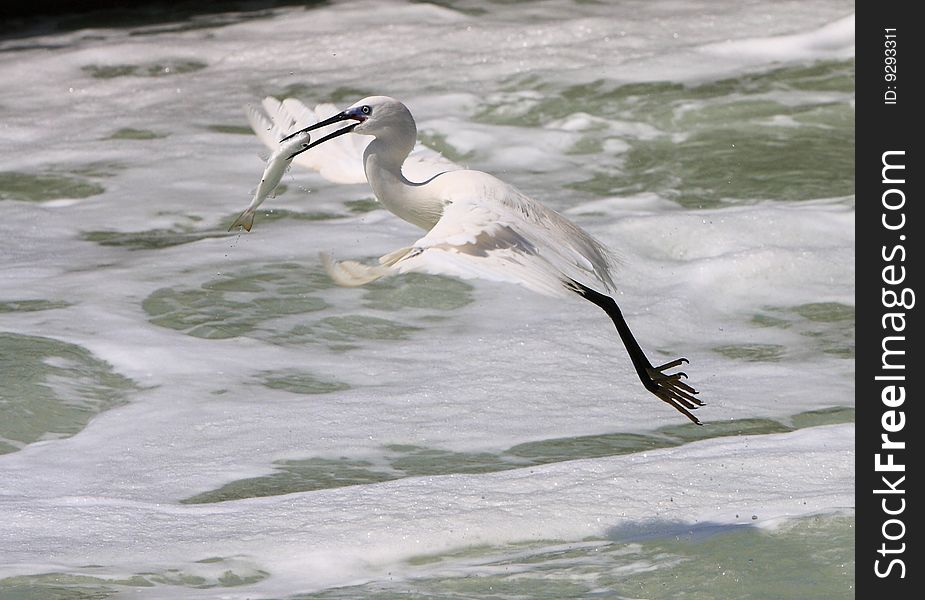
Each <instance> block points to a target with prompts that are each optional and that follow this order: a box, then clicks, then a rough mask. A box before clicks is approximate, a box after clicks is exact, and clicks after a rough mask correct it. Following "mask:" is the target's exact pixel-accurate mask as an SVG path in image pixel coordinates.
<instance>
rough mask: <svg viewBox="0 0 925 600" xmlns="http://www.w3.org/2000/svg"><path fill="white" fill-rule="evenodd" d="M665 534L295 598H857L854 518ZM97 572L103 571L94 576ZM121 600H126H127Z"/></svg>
mask: <svg viewBox="0 0 925 600" xmlns="http://www.w3.org/2000/svg"><path fill="white" fill-rule="evenodd" d="M659 526H660V527H661V528H662V529H663V530H664V529H668V530H673V531H674V532H675V533H673V534H668V535H665V534H662V535H657V536H635V537H634V536H625V535H623V534H621V532H620V530H619V528H615V529H614V530H613V531H612V532H611V534H610V536H608V538H602V539H595V538H592V539H587V540H583V541H580V542H572V543H566V542H557V541H556V540H549V541H546V542H536V543H528V544H519V545H512V546H504V547H492V546H478V547H472V548H467V549H465V550H463V551H458V552H452V553H447V554H441V555H430V556H418V557H415V558H412V559H411V560H409V561H406V562H405V563H404V564H402V565H399V567H398V568H397V569H396V570H399V571H400V572H401V573H405V574H407V575H406V576H390V577H388V578H387V579H386V580H384V581H377V582H375V583H369V584H365V585H359V586H349V587H344V588H335V589H331V590H327V591H325V592H320V593H312V594H297V595H293V596H288V597H286V598H288V599H289V600H311V599H334V598H368V599H371V600H393V599H395V600H397V599H404V598H415V599H420V600H425V599H426V600H430V599H438V598H439V599H448V598H491V599H495V600H514V599H524V598H530V599H536V600H544V599H549V600H553V599H556V600H562V599H565V598H621V599H636V598H647V599H650V600H662V599H664V600H674V599H677V598H683V599H685V600H714V599H716V598H737V599H742V600H780V599H781V598H831V599H833V600H834V599H836V598H845V599H848V598H853V597H854V551H853V547H854V536H855V530H854V518H853V517H851V516H839V515H830V516H812V517H805V518H801V519H795V520H793V521H791V522H789V523H787V524H785V525H783V526H781V527H779V528H777V529H772V530H765V529H760V528H756V527H750V526H747V525H739V526H719V525H711V524H710V523H703V524H697V525H687V524H683V523H676V524H673V525H672V524H665V523H661V524H659ZM704 557H707V558H704ZM86 570H87V571H88V572H90V573H92V571H93V569H92V568H87V569H86ZM267 576H269V573H267V572H265V571H262V570H261V569H259V568H256V567H254V566H252V565H248V564H246V562H244V561H240V560H238V561H235V560H234V559H223V558H215V559H207V560H205V561H200V562H199V563H197V564H196V565H195V567H191V568H188V569H186V570H180V569H171V570H167V571H162V572H157V573H139V574H136V575H133V576H130V577H126V578H123V579H113V578H108V577H100V576H94V575H92V574H87V575H64V574H56V573H49V574H44V575H33V576H28V577H12V578H7V579H3V580H0V592H2V593H3V598H4V599H5V600H48V599H52V600H98V599H105V598H111V597H113V596H115V595H117V594H120V593H125V592H126V591H127V589H128V588H150V587H153V586H160V588H161V589H162V590H163V593H164V594H165V595H169V596H171V597H177V596H176V594H177V593H182V592H180V590H177V589H171V588H175V587H177V586H179V587H181V588H183V587H185V588H194V589H214V590H215V593H216V594H217V596H216V597H219V595H220V594H221V590H222V589H223V588H224V589H228V588H234V587H237V586H241V585H247V584H249V583H255V582H257V581H260V580H262V579H264V578H266V577H267ZM120 597H121V596H120Z"/></svg>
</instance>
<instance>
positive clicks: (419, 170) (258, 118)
mask: <svg viewBox="0 0 925 600" xmlns="http://www.w3.org/2000/svg"><path fill="white" fill-rule="evenodd" d="M261 105H262V107H263V110H260V109H258V108H257V107H255V106H250V105H248V106H247V107H245V109H246V113H247V120H248V122H249V123H250V126H251V129H253V130H254V133H255V134H257V138H258V139H260V141H261V142H263V143H264V145H266V146H267V147H268V148H270V150H276V149H277V148H278V147H279V140H281V139H282V138H284V137H286V136H287V135H289V134H290V133H292V132H293V131H296V130H298V129H302V128H304V127H308V126H309V125H312V124H313V123H317V122H318V121H321V120H323V119H327V118H328V117H330V116H332V115H334V114H336V113H337V112H338V109H337V107H335V106H334V105H333V104H319V105H317V106H316V107H315V109H314V110H312V109H310V108H308V107H307V106H305V105H304V104H302V103H301V102H299V101H298V100H296V99H295V98H286V99H285V100H283V101H279V100H277V99H276V98H273V97H270V96H268V97H266V98H264V99H263V102H262V103H261ZM337 128H338V126H337V124H334V125H329V126H327V127H322V128H321V129H318V130H316V131H314V132H312V138H314V139H320V138H321V137H323V136H325V135H328V134H329V133H333V132H334V131H336V130H337ZM370 141H372V138H371V137H369V136H365V135H343V136H340V137H337V138H334V139H332V140H330V141H328V142H326V143H324V144H322V145H320V146H318V147H316V148H312V149H311V150H307V151H305V152H303V153H301V154H299V155H298V156H296V157H295V158H294V159H293V161H292V162H293V163H294V164H296V165H299V166H302V167H305V168H308V169H312V170H313V171H318V172H319V173H320V174H321V176H322V177H324V178H325V179H327V180H328V181H331V182H334V183H366V174H365V173H364V171H363V151H364V150H365V149H366V146H367V145H368V144H369V142H370ZM459 168H461V167H460V166H459V165H457V164H455V163H453V162H450V161H448V160H447V159H445V158H444V157H443V156H442V155H441V154H440V153H439V152H436V151H435V150H432V149H430V148H428V147H427V146H424V145H422V144H420V143H418V144H417V146H415V148H414V150H413V151H412V152H411V154H410V156H408V158H407V159H406V160H405V163H404V165H403V166H402V170H403V171H404V173H405V177H407V178H408V179H410V180H412V181H425V180H427V179H430V178H431V177H433V176H434V175H437V174H439V173H443V172H445V171H453V170H456V169H459Z"/></svg>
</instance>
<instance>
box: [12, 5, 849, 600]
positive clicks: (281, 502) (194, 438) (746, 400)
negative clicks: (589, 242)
mask: <svg viewBox="0 0 925 600" xmlns="http://www.w3.org/2000/svg"><path fill="white" fill-rule="evenodd" d="M852 12H853V3H850V2H844V1H825V2H813V3H802V2H781V3H773V4H768V3H763V2H744V3H743V2H709V3H703V2H686V3H645V2H627V3H619V4H617V5H610V4H607V3H603V4H600V5H598V4H588V3H583V2H573V1H569V0H550V1H548V2H537V3H529V4H515V5H508V4H506V3H501V4H487V3H481V2H446V3H440V4H439V5H438V4H427V3H404V2H390V3H378V2H349V3H333V4H330V5H321V6H317V7H312V8H306V9H301V8H279V9H273V10H265V11H256V12H246V13H221V14H214V15H203V16H199V17H194V18H191V19H189V20H186V21H184V22H159V23H153V24H137V23H136V24H133V25H127V26H124V27H106V28H102V27H91V26H87V27H81V28H77V29H75V30H73V31H64V32H58V33H45V34H41V35H35V36H31V37H22V38H9V39H6V40H0V79H2V80H3V81H4V82H6V83H5V84H4V85H3V86H2V87H0V114H2V115H3V118H2V120H0V129H2V137H3V139H4V140H5V141H4V143H3V144H0V159H2V160H0V164H2V167H0V210H2V213H3V218H2V219H0V258H2V262H0V281H2V286H0V383H2V385H0V596H3V597H6V596H10V597H17V598H18V597H22V598H46V597H54V598H106V597H119V598H121V597H133V598H308V597H312V598H314V597H331V598H354V597H376V598H389V597H399V596H404V595H406V594H408V593H413V594H416V595H417V596H418V597H424V598H431V597H433V598H445V597H489V596H490V597H496V598H518V597H531V598H542V597H547V598H564V597H589V596H595V595H600V596H606V597H620V598H678V597H682V595H683V597H686V598H720V597H723V598H771V597H774V598H779V597H799V598H833V597H848V596H850V595H851V594H852V593H853V584H854V579H853V570H854V564H853V560H854V559H853V541H854V535H853V507H854V497H853V494H854V491H853V487H854V479H853V472H854V386H853V378H854V214H855V213H854V188H853V169H854V80H853V78H854V60H853V57H854V32H853V30H854V17H853V15H852ZM369 94H388V95H391V96H395V97H397V98H400V99H402V100H403V101H404V102H405V103H406V104H407V105H408V106H409V107H410V108H411V110H412V112H413V113H414V114H415V116H416V118H417V122H418V129H419V137H420V139H421V140H422V141H423V142H425V143H427V144H428V145H430V146H431V147H433V148H435V149H437V150H439V151H441V152H442V153H444V155H446V156H447V157H448V158H450V159H452V160H454V161H456V162H458V163H461V164H464V165H467V166H469V167H470V168H476V169H481V170H485V171H488V172H491V173H493V174H495V175H497V176H499V177H501V178H503V179H505V180H507V181H510V182H511V183H513V184H515V185H517V186H518V187H520V188H521V189H522V190H523V191H525V192H526V193H528V194H530V195H532V196H534V197H536V198H538V199H540V200H542V201H543V202H544V203H546V204H548V205H549V206H551V207H553V208H555V209H556V210H559V211H561V212H563V213H565V214H566V215H568V216H569V217H570V218H572V219H573V220H575V221H576V222H577V223H578V224H579V225H581V226H582V227H585V228H586V229H588V230H589V231H591V232H592V233H593V234H594V235H595V236H597V237H598V238H600V239H601V240H602V241H604V242H605V243H607V244H608V245H610V246H611V247H613V248H614V249H615V250H616V251H617V252H618V254H619V255H620V256H621V258H622V263H623V264H622V267H621V271H620V272H619V273H618V285H619V287H620V289H621V294H620V296H619V298H618V299H617V300H618V302H619V303H620V305H621V307H622V309H623V312H624V314H625V315H626V318H627V320H628V322H629V323H630V326H631V327H632V328H633V331H634V332H635V334H636V337H637V338H638V339H639V341H640V343H641V344H642V346H643V347H644V348H645V349H646V350H647V352H648V354H649V356H650V358H652V360H653V362H655V363H658V362H664V361H666V360H670V359H672V358H675V357H677V356H686V357H688V358H689V359H690V360H691V364H690V365H686V366H685V370H686V371H687V373H688V374H689V375H690V381H691V383H692V384H693V385H695V386H696V387H697V388H698V389H700V390H701V397H702V398H703V399H704V400H705V401H706V402H707V406H705V407H703V408H701V409H700V410H699V411H698V416H699V417H700V418H701V419H702V420H703V421H704V423H705V426H704V427H697V426H695V425H693V424H690V423H689V422H688V421H687V420H686V419H685V418H684V417H683V416H682V415H679V414H678V413H676V412H675V411H674V410H672V409H671V408H670V407H668V406H667V405H665V404H664V403H661V402H659V401H658V400H657V399H656V398H654V397H652V396H651V395H649V394H648V393H647V392H645V390H643V389H642V387H641V386H640V385H639V383H638V380H637V379H636V376H635V375H634V373H633V371H632V368H631V365H630V363H629V360H628V359H627V357H626V354H625V351H624V350H623V348H622V346H621V345H620V342H619V338H618V337H617V335H616V333H615V332H614V331H613V327H612V324H611V323H610V321H609V319H607V317H606V315H604V314H603V313H602V312H601V311H600V310H599V309H598V308H597V307H595V306H593V305H591V304H589V303H583V302H581V301H580V300H579V299H577V298H576V299H575V300H574V301H572V302H563V301H562V300H558V299H550V298H545V297H541V296H537V295H534V294H532V293H531V292H529V291H527V290H523V289H521V288H519V287H516V286H505V285H500V284H493V283H487V282H479V281H466V282H462V281H458V280H454V279H449V278H443V277H435V276H423V275H416V276H406V277H400V278H393V279H388V280H384V281H380V282H377V283H375V284H372V285H370V286H367V287H365V288H358V289H347V288H339V287H337V286H335V285H334V284H333V283H332V282H331V281H330V280H329V278H328V277H327V275H326V274H325V273H324V271H323V269H322V268H321V266H320V261H319V259H318V253H319V252H331V253H333V254H334V255H335V256H337V257H338V258H354V259H362V260H371V259H373V258H374V257H376V256H379V255H381V254H384V253H386V252H388V251H390V250H393V249H396V248H399V247H401V246H406V245H408V244H409V243H411V242H412V241H413V240H415V239H417V238H418V237H420V232H419V231H418V230H416V229H415V228H414V227H413V226H411V225H409V224H406V223H404V222H402V221H400V220H398V219H397V218H396V217H393V216H392V215H390V214H389V213H387V212H385V211H384V210H382V209H381V208H379V207H378V206H377V204H376V203H375V201H374V198H373V197H372V195H371V191H370V190H369V188H368V186H366V185H337V184H332V183H329V182H326V181H325V180H324V179H322V178H321V177H320V176H318V175H317V174H314V173H311V172H308V171H305V170H299V169H296V168H294V169H292V170H290V171H289V173H287V174H286V176H285V177H284V179H283V183H282V187H281V188H280V189H279V190H278V196H277V197H276V198H274V199H271V200H269V201H268V202H267V203H266V204H265V205H264V206H263V207H261V208H265V209H266V210H261V211H260V212H259V213H258V215H257V220H256V223H255V226H254V230H253V231H252V232H251V233H250V234H237V233H227V232H226V229H227V228H228V226H229V224H230V223H231V222H232V221H233V219H234V217H235V216H236V215H237V213H239V212H240V211H241V210H242V209H243V208H244V207H245V206H246V205H247V203H248V202H249V201H250V196H251V190H252V189H253V187H254V186H255V185H256V183H257V182H258V180H259V177H260V174H261V172H262V170H263V166H262V162H261V158H260V157H259V156H258V155H259V154H260V153H261V152H263V150H264V149H263V148H262V147H261V145H260V143H259V142H258V141H257V139H256V138H255V137H254V135H253V134H252V132H250V130H249V128H248V127H247V123H246V120H245V117H244V111H243V109H242V106H243V105H245V104H247V103H252V104H253V103H258V102H259V101H260V100H261V99H262V98H263V97H264V96H267V95H273V96H276V97H280V98H282V97H287V96H292V97H297V98H299V99H300V100H302V101H303V102H305V103H306V104H309V105H314V104H316V103H320V102H333V103H335V104H337V105H339V106H346V105H348V104H351V103H353V102H354V101H355V100H357V99H359V98H361V97H363V96H365V95H369Z"/></svg>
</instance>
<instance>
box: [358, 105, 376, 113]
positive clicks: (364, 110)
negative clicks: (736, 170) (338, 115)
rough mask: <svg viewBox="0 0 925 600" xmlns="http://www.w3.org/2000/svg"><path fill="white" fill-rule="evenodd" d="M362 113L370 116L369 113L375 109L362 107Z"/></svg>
mask: <svg viewBox="0 0 925 600" xmlns="http://www.w3.org/2000/svg"><path fill="white" fill-rule="evenodd" d="M360 112H362V113H363V114H364V115H368V114H369V113H371V112H373V109H371V108H370V107H368V106H362V107H360Z"/></svg>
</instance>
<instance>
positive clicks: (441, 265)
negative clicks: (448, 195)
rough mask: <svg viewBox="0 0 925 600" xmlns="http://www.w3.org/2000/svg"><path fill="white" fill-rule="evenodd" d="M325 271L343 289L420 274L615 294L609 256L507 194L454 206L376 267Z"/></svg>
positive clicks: (547, 213)
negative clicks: (581, 287)
mask: <svg viewBox="0 0 925 600" xmlns="http://www.w3.org/2000/svg"><path fill="white" fill-rule="evenodd" d="M379 262H380V263H381V264H380V265H378V266H367V265H361V264H359V263H356V262H353V261H347V262H344V263H335V262H333V261H331V260H330V258H329V257H325V266H326V267H327V270H328V272H329V273H330V275H331V277H332V278H334V280H335V281H337V282H338V283H341V284H342V285H362V284H364V283H368V282H369V281H373V280H375V279H377V278H379V277H382V276H385V275H389V274H393V273H407V272H415V271H416V272H423V273H431V274H436V275H451V276H454V277H460V278H464V279H474V278H479V279H488V280H492V281H502V282H507V283H516V284H519V285H522V286H524V287H526V288H528V289H530V290H533V291H535V292H538V293H540V294H544V295H547V296H566V295H568V294H569V293H570V292H574V291H575V287H574V284H573V283H572V282H578V283H580V284H582V285H584V286H587V287H588V288H591V289H593V290H596V291H600V292H601V293H604V294H608V295H610V294H612V293H613V292H614V283H613V278H612V275H611V274H612V272H613V270H614V268H615V264H616V260H615V258H614V257H613V255H612V254H611V253H610V252H609V251H608V250H607V249H606V248H605V247H604V246H603V245H602V244H601V243H600V242H598V241H597V240H595V239H594V238H593V237H591V236H590V235H589V234H588V233H587V232H585V231H583V230H582V229H580V228H579V227H578V226H577V225H575V224H573V223H572V222H571V221H569V220H568V219H566V218H565V217H563V216H562V215H560V214H559V213H556V212H554V211H552V210H550V209H548V208H546V207H544V206H542V205H541V204H539V203H537V202H535V201H533V200H530V199H529V198H527V197H526V196H523V195H522V194H520V193H519V192H517V191H516V190H514V189H513V188H508V189H507V190H506V194H504V197H503V198H502V199H500V200H499V199H498V198H497V197H496V198H495V199H494V200H493V201H491V202H486V201H485V200H484V199H465V198H464V199H461V200H456V201H454V202H452V203H450V204H447V206H446V207H445V208H444V211H443V216H442V217H441V218H440V220H439V221H438V222H437V224H436V225H434V227H433V228H432V229H431V230H430V231H429V232H428V233H427V235H425V236H424V237H422V238H421V239H419V240H418V241H416V242H415V243H414V245H412V246H410V247H408V248H402V249H400V250H396V251H395V252H392V253H390V254H387V255H386V256H383V257H382V258H381V259H379Z"/></svg>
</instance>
